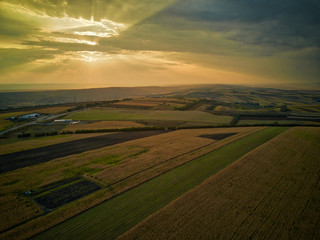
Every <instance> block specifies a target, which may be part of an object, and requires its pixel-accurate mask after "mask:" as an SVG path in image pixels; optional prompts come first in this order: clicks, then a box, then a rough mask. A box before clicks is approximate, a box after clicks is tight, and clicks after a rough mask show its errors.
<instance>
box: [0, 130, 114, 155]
mask: <svg viewBox="0 0 320 240" xmlns="http://www.w3.org/2000/svg"><path fill="white" fill-rule="evenodd" d="M106 134H112V133H86V134H72V135H55V136H47V137H41V138H33V139H30V140H29V139H28V140H26V139H22V138H16V139H10V140H11V141H12V142H11V143H8V141H9V140H8V139H3V140H1V141H0V152H1V155H3V154H8V153H13V152H19V151H24V150H28V149H33V148H39V147H45V146H49V145H53V144H58V143H63V142H69V141H74V140H79V139H83V138H90V137H97V136H101V135H106Z"/></svg>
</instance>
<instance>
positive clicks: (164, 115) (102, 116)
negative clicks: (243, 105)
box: [66, 109, 232, 124]
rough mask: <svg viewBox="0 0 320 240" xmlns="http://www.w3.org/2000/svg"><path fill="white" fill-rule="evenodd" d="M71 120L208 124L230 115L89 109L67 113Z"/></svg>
mask: <svg viewBox="0 0 320 240" xmlns="http://www.w3.org/2000/svg"><path fill="white" fill-rule="evenodd" d="M66 118H71V119H73V120H105V121H116V120H171V121H172V120H176V121H188V122H205V123H208V124H229V123H230V122H231V120H232V117H231V116H217V115H213V114H210V113H206V112H200V111H167V110H165V111H161V110H133V109H90V110H86V111H81V112H76V113H72V114H70V115H68V116H67V117H66Z"/></svg>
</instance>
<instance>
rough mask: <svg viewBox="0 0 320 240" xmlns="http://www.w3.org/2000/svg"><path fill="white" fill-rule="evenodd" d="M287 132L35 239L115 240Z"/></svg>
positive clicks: (234, 148) (145, 187) (179, 172)
mask: <svg viewBox="0 0 320 240" xmlns="http://www.w3.org/2000/svg"><path fill="white" fill-rule="evenodd" d="M284 130H286V128H268V129H265V130H262V131H260V132H258V133H255V134H252V135H250V136H248V137H245V138H242V139H240V140H239V141H236V142H233V143H231V144H229V145H226V146H224V147H221V148H220V149H218V150H216V151H213V152H211V153H209V154H206V155H204V156H203V157H200V158H197V159H195V160H193V161H190V162H188V163H186V164H184V165H181V166H179V167H177V168H175V169H173V170H171V171H168V172H166V173H164V174H162V175H160V176H158V177H156V178H153V179H152V180H150V181H147V182H145V183H143V184H140V185H139V186H137V187H135V188H133V189H131V190H128V191H126V192H124V193H123V194H120V195H119V196H117V197H114V198H112V199H110V200H109V201H106V202H104V203H102V204H100V205H98V206H97V207H94V208H92V209H90V210H88V211H86V212H84V213H82V214H80V215H78V216H76V217H74V218H72V219H70V220H67V221H65V222H63V223H62V224H59V225H57V226H55V227H53V228H51V229H49V230H48V231H45V232H43V233H42V234H40V235H37V236H36V237H35V238H34V239H57V238H59V239H79V238H83V239H88V238H91V239H113V238H115V237H117V236H118V235H120V234H121V233H123V232H124V231H126V230H127V229H129V228H130V227H132V226H134V225H135V224H136V223H138V222H139V221H141V220H142V219H144V218H145V217H147V216H148V215H150V214H151V213H153V212H155V211H156V210H158V209H160V208H162V207H163V206H165V205H166V204H167V203H169V202H170V201H172V200H173V199H175V198H177V197H178V196H180V195H181V194H183V193H185V192H187V191H188V190H190V189H192V188H193V187H195V186H197V185H198V184H200V183H201V182H202V181H203V180H205V179H206V178H208V177H209V176H211V175H213V174H215V173H216V172H218V171H219V170H221V169H223V168H224V167H225V166H227V165H228V164H230V163H231V162H233V161H235V160H236V159H238V158H239V157H240V156H242V155H244V154H246V153H247V152H249V151H251V150H252V149H253V148H255V147H257V146H259V145H261V144H262V143H264V142H266V141H268V140H269V139H271V138H273V137H274V136H276V135H278V134H279V133H281V132H282V131H284ZM168 183H170V184H168ZM137 206H138V207H137ZM111 216H112V217H111ZM150 239H156V238H150Z"/></svg>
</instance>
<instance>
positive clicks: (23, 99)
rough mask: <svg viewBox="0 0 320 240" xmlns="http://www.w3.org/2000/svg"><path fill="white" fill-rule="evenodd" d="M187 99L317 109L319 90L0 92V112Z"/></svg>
mask: <svg viewBox="0 0 320 240" xmlns="http://www.w3.org/2000/svg"><path fill="white" fill-rule="evenodd" d="M146 96H147V97H148V96H150V97H188V98H197V99H208V100H213V101H217V102H223V103H230V104H232V103H238V104H251V105H252V104H253V105H260V106H276V105H279V104H287V105H297V104H304V105H319V104H320V91H319V90H285V89H276V88H262V87H247V86H237V85H222V84H217V85H191V86H171V87H111V88H92V89H76V90H51V91H28V92H0V109H8V108H18V107H32V106H43V105H54V104H64V103H79V102H93V101H104V100H112V99H123V98H131V97H146Z"/></svg>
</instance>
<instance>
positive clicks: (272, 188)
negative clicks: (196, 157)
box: [118, 127, 320, 240]
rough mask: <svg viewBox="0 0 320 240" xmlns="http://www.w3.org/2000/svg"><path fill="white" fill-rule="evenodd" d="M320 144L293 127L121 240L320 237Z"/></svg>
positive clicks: (310, 132) (319, 136)
mask: <svg viewBox="0 0 320 240" xmlns="http://www.w3.org/2000/svg"><path fill="white" fill-rule="evenodd" d="M319 143H320V129H319V128H307V127H295V128H291V129H290V130H288V131H287V132H285V133H283V134H281V135H279V136H278V137H276V138H274V139H272V140H271V141H269V142H267V143H265V144H263V145H262V146H260V147H258V148H256V149H255V150H253V151H252V152H250V153H248V154H247V155H245V156H244V157H242V158H241V159H239V160H237V161H236V162H234V163H233V164H232V165H230V166H229V167H227V168H225V169H224V170H222V171H221V172H220V173H218V174H216V175H215V176H213V177H211V178H209V179H208V180H206V181H205V182H204V183H203V184H201V185H199V186H198V187H196V188H195V189H193V190H191V191H190V192H188V193H186V194H185V195H182V196H181V197H180V198H178V199H176V200H175V201H173V202H172V203H170V204H169V205H167V206H166V207H164V208H162V209H161V210H159V211H158V212H156V213H155V214H153V215H151V216H150V217H148V218H147V219H146V220H144V221H142V222H141V223H139V224H138V225H137V226H135V227H134V228H132V229H131V230H129V231H128V232H126V233H125V234H123V235H122V236H121V237H119V238H118V239H121V240H123V239H217V238H219V239H319V238H320V231H319V230H320V229H319V228H320V227H319V212H320V204H319V203H320V190H319V171H320V161H319V156H320V148H319Z"/></svg>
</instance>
